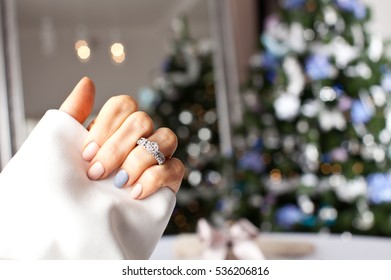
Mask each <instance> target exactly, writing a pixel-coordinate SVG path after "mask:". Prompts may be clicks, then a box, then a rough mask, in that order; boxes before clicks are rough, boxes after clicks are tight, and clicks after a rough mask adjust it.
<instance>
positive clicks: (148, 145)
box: [137, 137, 166, 165]
mask: <svg viewBox="0 0 391 280" xmlns="http://www.w3.org/2000/svg"><path fill="white" fill-rule="evenodd" d="M137 145H140V146H142V147H144V148H145V149H146V150H147V151H148V152H149V153H150V154H151V155H153V157H154V158H155V159H156V161H157V163H158V164H159V165H162V164H163V163H164V162H165V161H166V158H165V157H164V155H163V153H162V152H161V151H160V150H159V145H158V144H157V143H156V142H153V141H149V140H148V139H146V138H143V137H142V138H140V139H138V140H137Z"/></svg>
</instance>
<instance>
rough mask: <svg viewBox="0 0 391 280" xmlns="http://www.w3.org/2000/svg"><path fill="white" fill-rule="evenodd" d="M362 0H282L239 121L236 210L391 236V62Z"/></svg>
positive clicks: (302, 225)
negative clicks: (371, 25) (390, 62)
mask: <svg viewBox="0 0 391 280" xmlns="http://www.w3.org/2000/svg"><path fill="white" fill-rule="evenodd" d="M370 16H371V15H370V9H369V7H367V6H366V5H364V4H363V3H362V2H360V1H359V0H283V1H280V2H279V10H278V13H276V14H275V15H272V16H270V17H269V18H268V19H267V21H266V22H265V30H264V31H263V33H262V35H261V40H260V48H259V51H258V52H257V53H256V54H254V55H253V56H252V57H251V59H250V74H251V76H250V79H249V81H248V83H247V84H246V85H245V86H244V89H243V92H242V97H243V103H244V122H243V126H242V127H240V128H237V131H236V132H237V134H236V136H235V149H236V158H237V174H236V179H237V184H236V187H235V191H236V192H237V191H240V192H241V197H242V198H241V200H240V202H239V203H237V205H236V209H235V214H236V216H237V217H240V216H246V217H248V218H249V219H251V220H252V221H253V222H254V223H255V224H257V225H259V226H260V227H261V228H262V229H264V230H273V231H314V232H316V231H323V230H325V231H330V232H345V231H348V232H351V233H357V234H370V235H383V236H391V175H390V166H391V165H390V159H391V149H390V145H389V144H390V140H391V119H390V118H389V117H390V113H391V107H390V93H391V68H390V65H389V61H388V59H387V58H386V55H385V54H386V44H385V43H384V42H383V41H382V40H381V38H379V37H378V36H376V35H375V34H374V33H373V32H371V30H370V25H369V23H370Z"/></svg>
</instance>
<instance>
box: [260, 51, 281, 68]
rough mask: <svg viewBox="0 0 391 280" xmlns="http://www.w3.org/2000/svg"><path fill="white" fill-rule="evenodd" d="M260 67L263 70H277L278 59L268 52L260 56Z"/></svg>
mask: <svg viewBox="0 0 391 280" xmlns="http://www.w3.org/2000/svg"><path fill="white" fill-rule="evenodd" d="M262 67H264V68H265V69H277V67H278V59H277V57H275V56H274V55H273V54H272V53H270V52H269V51H266V52H264V53H263V54H262Z"/></svg>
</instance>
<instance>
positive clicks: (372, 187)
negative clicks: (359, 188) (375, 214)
mask: <svg viewBox="0 0 391 280" xmlns="http://www.w3.org/2000/svg"><path fill="white" fill-rule="evenodd" d="M367 184H368V199H369V201H370V202H371V203H374V204H380V203H389V202H391V175H390V174H387V173H373V174H370V175H368V177H367Z"/></svg>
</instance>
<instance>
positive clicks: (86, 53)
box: [77, 46, 91, 60]
mask: <svg viewBox="0 0 391 280" xmlns="http://www.w3.org/2000/svg"><path fill="white" fill-rule="evenodd" d="M90 55H91V50H90V48H89V47H88V46H80V47H79V48H78V49H77V56H78V57H79V58H80V59H81V60H87V59H89V58H90Z"/></svg>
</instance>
